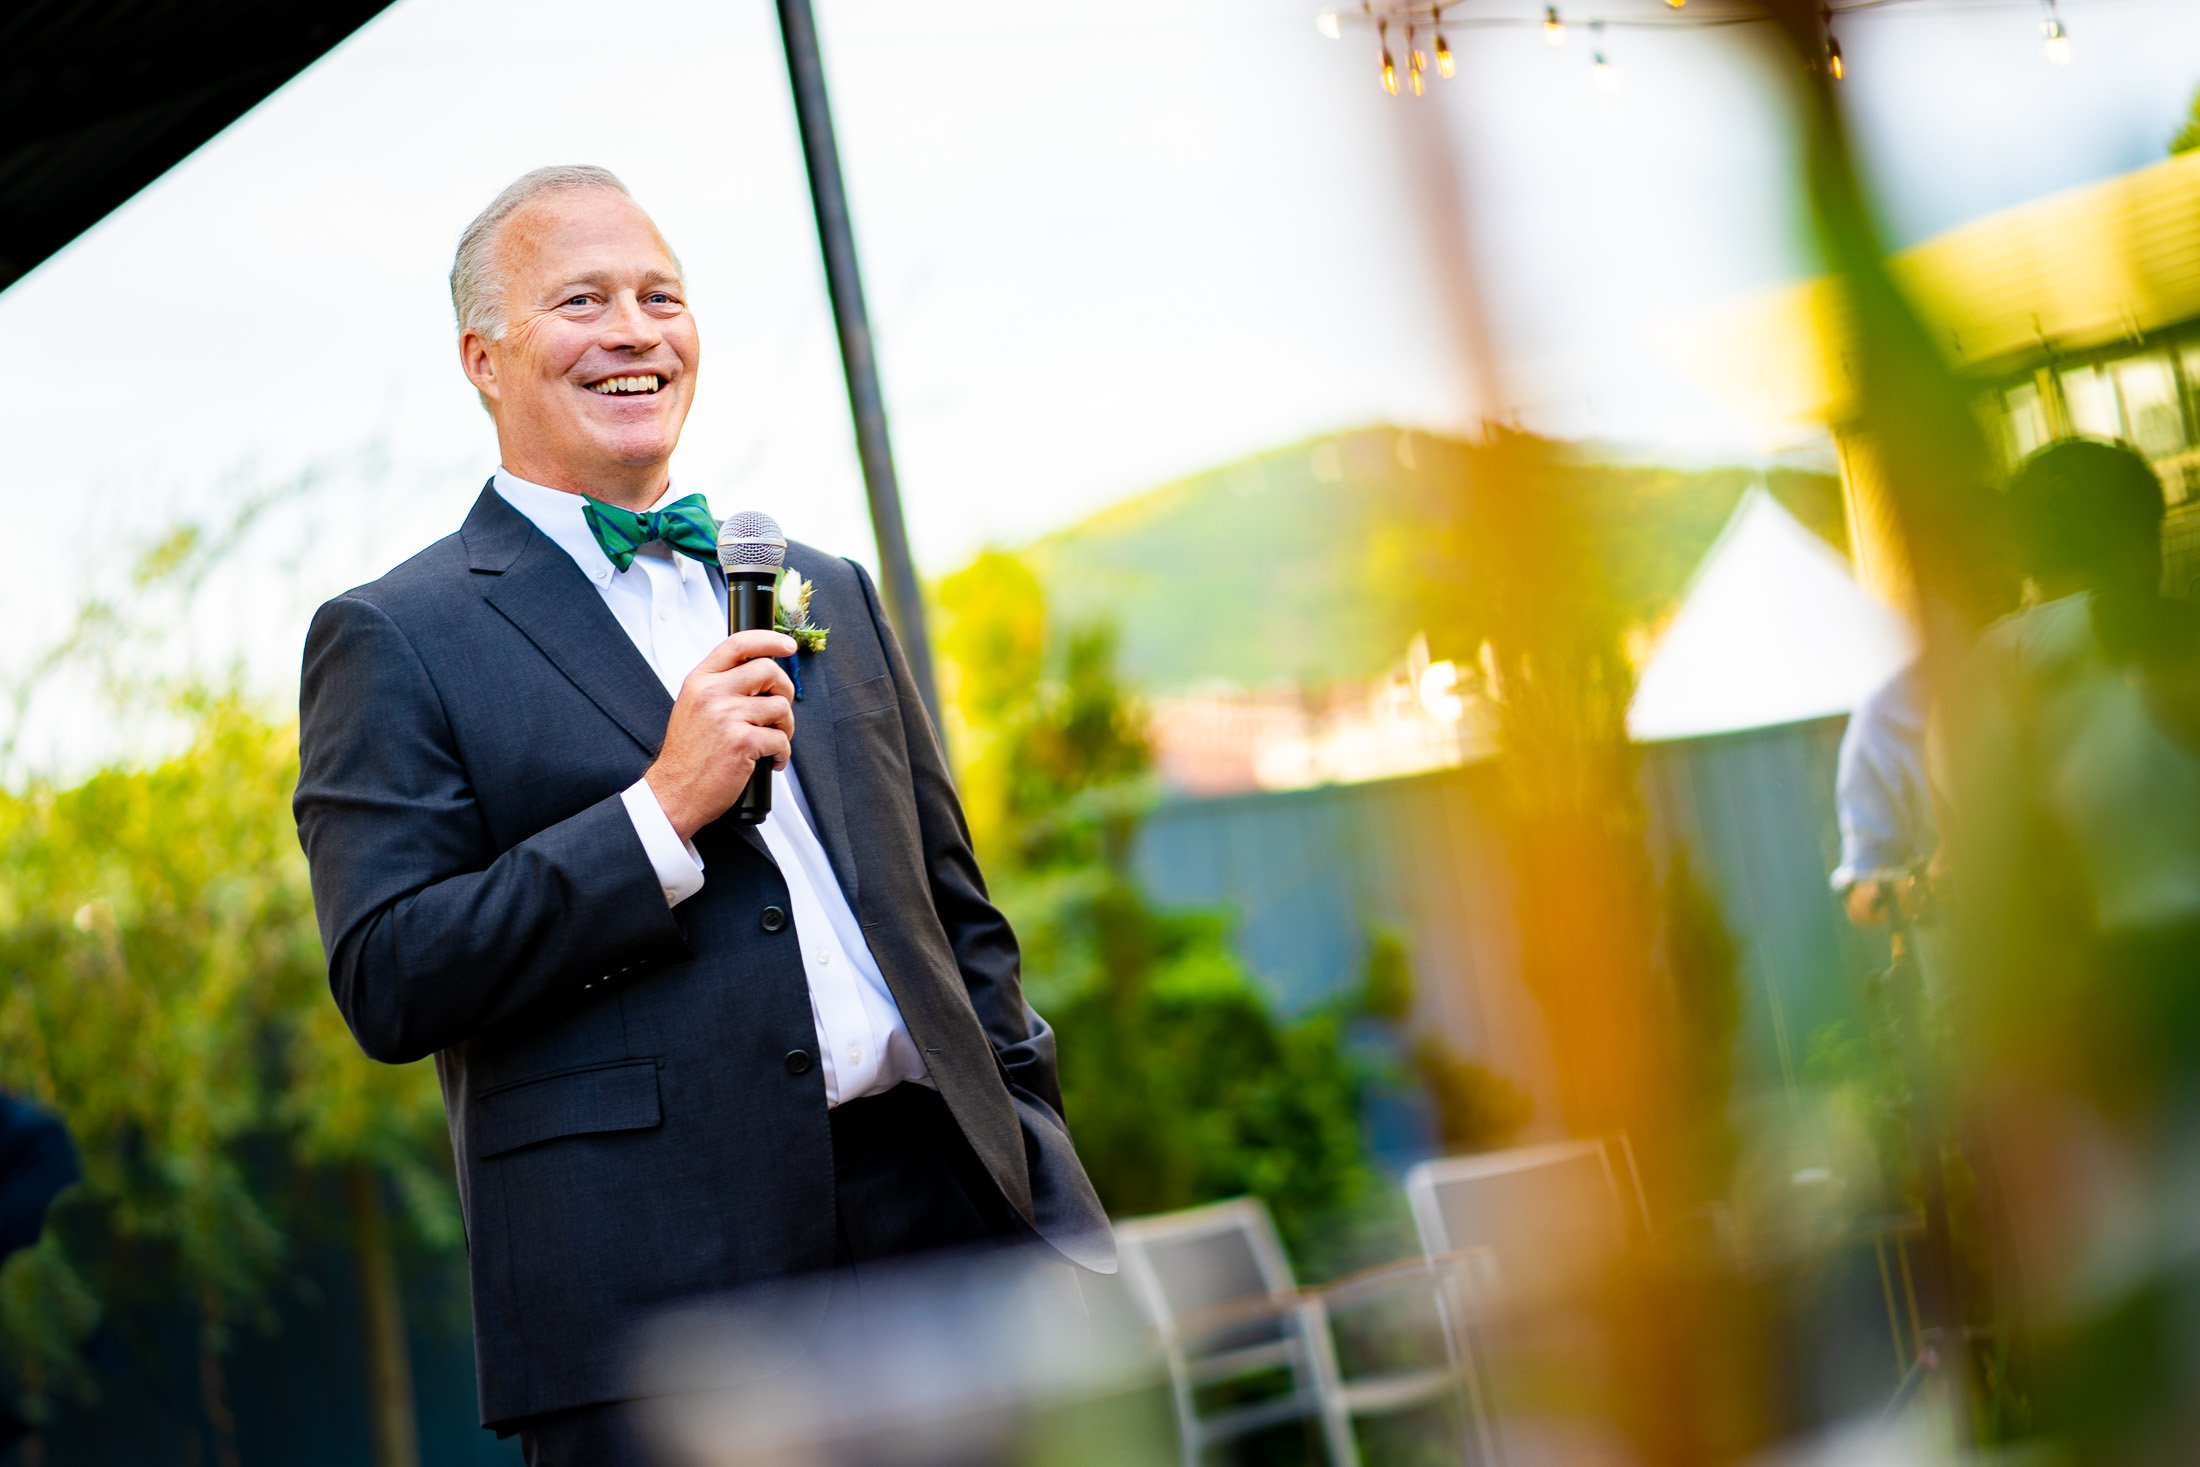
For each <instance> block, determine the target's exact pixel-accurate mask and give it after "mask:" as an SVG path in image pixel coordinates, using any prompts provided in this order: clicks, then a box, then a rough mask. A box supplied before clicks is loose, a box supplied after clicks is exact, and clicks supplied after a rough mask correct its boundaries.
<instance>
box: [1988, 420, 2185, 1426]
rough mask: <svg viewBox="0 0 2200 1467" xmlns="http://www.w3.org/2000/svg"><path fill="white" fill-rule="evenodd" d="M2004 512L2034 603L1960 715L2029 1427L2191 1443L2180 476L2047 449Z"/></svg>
mask: <svg viewBox="0 0 2200 1467" xmlns="http://www.w3.org/2000/svg"><path fill="white" fill-rule="evenodd" d="M2007 508H2008V512H2009V515H2010V518H2011V524H2012V529H2013V531H2014V535H2015V538H2016V541H2017V545H2018V549H2019V553H2020V555H2021V556H2022V557H2023V558H2024V561H2025V563H2026V568H2027V570H2028V572H2029V574H2030V577H2031V580H2032V582H2033V587H2034V590H2035V592H2036V595H2037V598H2038V601H2037V604H2035V605H2033V606H2031V607H2029V608H2028V609H2026V610H2024V611H2021V612H2018V613H2016V614H2015V615H2012V616H2010V617H2006V618H2004V619H2003V620H2002V621H2000V622H1998V623H1996V624H1995V625H1994V626H1992V627H1990V628H1989V629H1988V630H1987V632H1986V634H1985V635H1984V636H1983V638H1982V639H1981V642H1980V645H1979V647H1978V648H1977V649H1976V651H1975V652H1974V653H1973V655H1972V656H1971V658H1970V659H1969V663H1968V665H1967V666H1966V667H1965V668H1964V670H1963V672H1962V675H1961V676H1960V677H1959V678H1958V680H1957V682H1956V683H1955V685H1954V690H1953V695H1952V697H1951V700H1950V706H1949V709H1948V718H1947V728H1948V731H1949V739H1948V768H1947V776H1948V778H1947V783H1948V788H1949V790H1950V794H1951V802H1952V803H1951V814H1950V825H1949V839H1950V845H1951V848H1952V850H1953V852H1954V877H1955V883H1956V891H1957V895H1958V898H1959V900H1960V902H1961V908H1960V915H1961V921H1962V923H1963V927H1962V936H1963V942H1964V947H1965V962H1966V969H1965V979H1964V994H1965V1000H1966V1001H1965V1005H1964V1014H1965V1020H1966V1022H1965V1023H1964V1024H1963V1026H1962V1027H1961V1028H1960V1029H1959V1031H1958V1032H1959V1033H1960V1034H1961V1035H1962V1036H1963V1043H1964V1047H1965V1050H1966V1053H1965V1054H1964V1055H1963V1059H1964V1061H1965V1064H1966V1068H1967V1069H1968V1071H1969V1074H1970V1079H1971V1081H1972V1084H1973V1090H1974V1094H1975V1095H1976V1096H1977V1098H1978V1100H1979V1102H1980V1105H1979V1114H1980V1118H1981V1120H1982V1122H1983V1124H1984V1128H1985V1135H1986V1136H1987V1138H1988V1140H1989V1144H1990V1145H1991V1147H1992V1151H1993V1155H1994V1163H1995V1171H1996V1174H1997V1177H1998V1180H1999V1183H2000V1190H2001V1192H2002V1194H2003V1197H2002V1201H2003V1203H2004V1204H2005V1215H2004V1216H2003V1218H2002V1219H2001V1221H2002V1227H2001V1229H2000V1231H2001V1234H2002V1236H2001V1238H2000V1243H2001V1245H2002V1246H2003V1247H2004V1248H2005V1249H2006V1250H2007V1251H2008V1253H2009V1254H2010V1259H2009V1262H2010V1263H2011V1264H2012V1265H2013V1267H2011V1268H2010V1269H2008V1270H2007V1273H2008V1276H2009V1277H2010V1278H2011V1279H2012V1280H2013V1281H2014V1283H2015V1285H2016V1287H2017V1288H2018V1289H2020V1290H2021V1291H2022V1305H2021V1307H2022V1311H2023V1314H2022V1318H2021V1323H2022V1324H2023V1326H2024V1329H2023V1332H2022V1333H2023V1337H2024V1343H2025V1344H2026V1345H2027V1346H2028V1347H2029V1348H2030V1349H2031V1350H2032V1351H2033V1352H2034V1358H2035V1362H2036V1363H2035V1368H2034V1369H2033V1370H2032V1371H2030V1372H2028V1375H2030V1376H2031V1377H2032V1378H2033V1386H2034V1394H2035V1397H2036V1399H2035V1402H2034V1404H2035V1406H2036V1409H2037V1413H2038V1424H2039V1425H2040V1426H2042V1427H2044V1428H2045V1429H2046V1430H2047V1431H2048V1432H2050V1433H2051V1434H2054V1435H2057V1436H2060V1437H2062V1438H2064V1439H2065V1440H2066V1441H2068V1442H2069V1443H2070V1444H2071V1445H2072V1446H2073V1447H2074V1448H2075V1449H2076V1450H2077V1451H2078V1452H2079V1453H2080V1456H2079V1460H2085V1461H2088V1462H2142V1461H2146V1462H2158V1461H2170V1460H2181V1459H2183V1458H2184V1457H2185V1456H2186V1455H2188V1454H2189V1443H2190V1442H2191V1441H2192V1440H2193V1439H2194V1433H2195V1432H2196V1431H2200V1389H2196V1388H2200V716H2196V715H2200V615H2196V613H2195V612H2194V610H2193V609H2192V608H2191V607H2189V606H2187V605H2185V604H2183V603H2180V602H2177V601H2174V600H2170V599H2168V598H2166V597H2164V596H2163V595H2162V594H2161V592H2160V585H2161V579H2162V522H2163V514H2164V504H2163V496H2162V489H2161V485H2160V482H2159V481H2158V480H2157V479H2156V477H2155V475H2154V472H2153V470H2152V468H2151V467H2150V466H2149V465H2148V463H2147V461H2146V460H2145V459H2144V458H2143V457H2141V456H2140V455H2139V454H2138V453H2137V452H2136V451H2134V450H2132V449H2130V448H2128V447H2126V446H2124V445H2122V444H2111V443H2102V442H2093V441H2083V440H2073V441H2066V442H2061V443H2057V444H2053V445H2051V446H2049V447H2047V448H2045V449H2042V450H2040V451H2039V452H2038V453H2036V454H2034V455H2033V456H2032V457H2031V458H2030V459H2028V460H2026V461H2025V462H2024V463H2023V464H2022V465H2021V466H2020V467H2019V469H2018V471H2017V472H2016V474H2015V475H2014V477H2013V479H2012V480H2011V483H2010V486H2009V491H2008V498H2007ZM2000 1271H2001V1270H1997V1272H2000Z"/></svg>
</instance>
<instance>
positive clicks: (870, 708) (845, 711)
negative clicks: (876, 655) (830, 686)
mask: <svg viewBox="0 0 2200 1467" xmlns="http://www.w3.org/2000/svg"><path fill="white" fill-rule="evenodd" d="M894 704H895V697H894V675H893V674H892V673H890V672H882V673H880V674H879V675H878V676H877V677H867V678H865V679H864V680H863V681H862V682H860V683H850V684H848V686H846V687H844V688H835V689H834V690H833V722H835V723H839V722H840V721H841V720H842V719H845V718H858V717H861V716H862V715H863V714H866V713H876V712H878V711H879V710H880V709H881V708H891V707H893V706H894Z"/></svg>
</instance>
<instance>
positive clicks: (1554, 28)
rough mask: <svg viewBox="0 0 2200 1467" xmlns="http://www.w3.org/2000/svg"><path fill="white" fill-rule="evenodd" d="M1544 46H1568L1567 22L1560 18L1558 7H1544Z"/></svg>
mask: <svg viewBox="0 0 2200 1467" xmlns="http://www.w3.org/2000/svg"><path fill="white" fill-rule="evenodd" d="M1543 44H1544V45H1546V46H1563V45H1565V44H1566V22H1564V21H1563V20H1560V19H1559V18H1558V7H1557V6H1556V5H1546V6H1544V7H1543Z"/></svg>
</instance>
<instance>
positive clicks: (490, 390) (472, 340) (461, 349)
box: [458, 331, 497, 412]
mask: <svg viewBox="0 0 2200 1467" xmlns="http://www.w3.org/2000/svg"><path fill="white" fill-rule="evenodd" d="M458 365H459V370H461V371H463V372H464V373H465V374H466V380H467V381H469V382H471V383H473V384H474V391H476V392H478V393H480V394H481V401H482V405H483V406H484V407H488V408H489V409H490V411H491V412H494V411H495V410H496V409H495V403H496V401H497V368H496V359H495V358H494V357H493V356H491V355H490V352H489V339H488V338H487V337H485V336H483V335H482V334H481V333H480V332H478V331H462V332H460V333H459V337H458Z"/></svg>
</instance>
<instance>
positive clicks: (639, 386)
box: [588, 372, 663, 396]
mask: <svg viewBox="0 0 2200 1467" xmlns="http://www.w3.org/2000/svg"><path fill="white" fill-rule="evenodd" d="M662 385H663V384H662V382H661V380H660V379H659V378H658V376H657V374H656V373H654V372H650V373H646V374H644V375H643V376H640V377H613V378H611V379H610V380H608V381H604V382H595V383H591V384H589V388H588V390H589V391H590V392H601V393H603V394H604V395H605V396H611V395H613V394H615V393H621V392H655V391H656V390H657V389H658V388H659V387H660V386H662Z"/></svg>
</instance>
